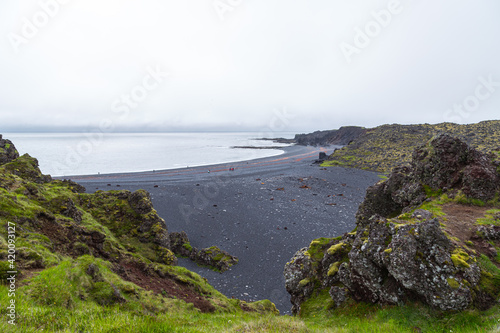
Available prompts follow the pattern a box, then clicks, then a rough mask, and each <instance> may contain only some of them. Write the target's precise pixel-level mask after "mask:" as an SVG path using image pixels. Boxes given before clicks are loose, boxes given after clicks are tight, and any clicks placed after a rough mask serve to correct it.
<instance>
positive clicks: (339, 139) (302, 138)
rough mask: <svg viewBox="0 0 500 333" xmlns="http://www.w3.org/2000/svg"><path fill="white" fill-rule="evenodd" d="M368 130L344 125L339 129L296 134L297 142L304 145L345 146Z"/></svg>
mask: <svg viewBox="0 0 500 333" xmlns="http://www.w3.org/2000/svg"><path fill="white" fill-rule="evenodd" d="M365 131H366V129H365V128H363V127H358V126H344V127H341V128H339V129H338V130H330V131H316V132H313V133H309V134H297V135H295V142H296V143H297V144H299V145H303V146H329V145H338V146H344V145H347V144H349V143H350V142H351V141H353V140H355V139H356V138H358V137H359V136H360V135H361V134H363V133H364V132H365Z"/></svg>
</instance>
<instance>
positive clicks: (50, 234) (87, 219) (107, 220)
mask: <svg viewBox="0 0 500 333" xmlns="http://www.w3.org/2000/svg"><path fill="white" fill-rule="evenodd" d="M0 149H1V150H0V226H1V228H0V282H1V283H0V286H2V285H7V278H11V277H12V273H11V272H12V271H16V272H17V274H15V283H16V285H17V290H16V292H17V296H16V297H17V299H18V300H19V301H18V303H19V306H18V308H17V316H18V317H19V318H21V320H20V321H19V322H20V323H22V327H24V329H25V330H24V331H26V332H27V331H29V329H34V328H35V327H44V328H45V330H46V331H59V330H61V329H67V328H68V329H69V328H72V329H74V330H76V331H78V329H77V328H76V327H74V326H72V325H73V324H74V322H82V325H83V324H85V322H86V320H83V318H82V316H84V314H85V313H94V314H95V315H97V316H100V315H101V316H103V320H104V318H108V319H106V320H105V321H106V322H105V325H115V324H116V323H114V321H115V320H118V319H110V318H111V317H113V316H114V315H112V314H111V313H109V310H108V309H109V308H108V307H111V306H112V307H115V308H114V309H115V310H114V311H117V313H119V314H120V315H119V317H120V318H132V317H137V316H138V317H137V318H138V319H137V320H138V321H137V323H135V324H134V325H136V326H134V327H136V328H135V331H142V330H143V329H145V328H141V327H142V326H141V325H146V323H147V321H148V320H147V318H148V316H150V315H152V314H154V315H155V316H160V315H162V314H163V315H165V314H167V313H169V312H174V313H176V314H177V315H184V316H194V315H196V314H197V313H215V312H217V313H231V314H235V313H267V314H270V315H274V314H276V313H277V310H276V308H275V306H274V304H272V303H271V302H269V301H267V300H264V301H259V302H254V303H246V302H244V301H240V300H235V299H228V298H227V297H225V296H224V295H222V294H221V293H219V292H218V291H217V290H215V289H214V288H213V287H212V286H211V285H209V284H208V283H207V280H206V279H204V278H202V277H200V276H199V275H198V274H196V273H193V272H191V271H188V270H187V269H185V268H183V267H179V266H176V264H177V260H178V259H177V256H185V257H191V258H192V259H193V260H194V261H196V262H198V263H200V264H203V265H207V266H211V267H213V268H214V269H217V270H219V271H221V272H222V271H224V270H226V269H228V268H229V267H230V266H231V265H233V264H236V263H237V261H238V260H237V258H236V257H233V256H231V255H229V254H228V253H227V252H225V251H222V250H220V249H219V248H217V247H215V246H213V247H210V248H207V249H201V250H198V249H195V248H193V247H192V246H190V244H189V240H188V239H187V236H186V235H185V234H183V237H179V233H169V231H168V229H167V223H166V222H165V220H163V219H162V218H161V217H160V216H159V215H158V214H157V212H156V210H155V209H154V207H153V204H152V202H151V197H150V195H149V193H148V192H147V191H145V190H137V191H135V192H130V191H127V190H121V191H97V192H95V193H93V194H89V193H85V188H84V187H83V186H81V185H79V184H77V183H75V182H72V181H70V180H56V179H52V178H51V177H50V176H48V175H43V174H42V173H41V172H40V169H39V167H38V161H37V160H36V159H35V158H33V157H31V156H29V155H28V154H25V155H23V156H19V154H18V152H17V150H16V149H15V147H14V145H13V143H12V142H10V141H8V140H4V139H0ZM14 245H15V246H14ZM13 246H14V247H13ZM12 249H15V252H14V253H13V251H12ZM180 249H182V251H181V250H180ZM176 255H177V256H176ZM9 281H11V282H9V284H11V283H12V280H9ZM2 288H3V287H2ZM6 297H7V293H4V289H2V292H1V296H0V299H1V300H2V302H3V301H5V300H6V299H7V298H6ZM5 309H6V306H5V307H3V306H2V310H1V311H6V310H5ZM33 309H36V311H38V312H40V313H41V312H43V313H46V312H50V313H58V315H57V320H53V321H50V318H52V317H53V316H52V317H50V318H49V317H44V315H41V314H40V315H36V316H30V315H29V313H30V312H31V311H33ZM68 309H69V310H68ZM68 311H72V313H73V315H72V316H75V317H72V318H73V319H71V318H70V317H71V316H69V312H68ZM77 317H79V318H80V319H78V320H76V321H75V318H77ZM28 318H31V319H28ZM113 318H115V317H113ZM30 320H31V321H30ZM87 324H88V323H87ZM87 324H85V325H87ZM1 325H4V323H1ZM97 325H98V324H97ZM137 325H138V326H137ZM146 326H147V325H146ZM0 327H3V326H0ZM81 327H82V328H83V327H88V326H81ZM3 331H5V332H7V330H3ZM85 331H87V329H86V330H85Z"/></svg>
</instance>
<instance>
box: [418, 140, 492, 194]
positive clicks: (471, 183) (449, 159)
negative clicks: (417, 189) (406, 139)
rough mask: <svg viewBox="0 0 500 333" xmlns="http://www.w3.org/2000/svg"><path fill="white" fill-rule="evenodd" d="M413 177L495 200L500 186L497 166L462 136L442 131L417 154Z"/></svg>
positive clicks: (434, 188) (435, 187) (425, 182)
mask: <svg viewBox="0 0 500 333" xmlns="http://www.w3.org/2000/svg"><path fill="white" fill-rule="evenodd" d="M412 167H413V178H414V179H415V180H420V181H421V182H422V183H423V184H425V185H427V186H429V187H431V188H432V189H433V190H439V189H452V188H457V189H461V190H462V191H463V192H464V193H465V194H466V195H467V196H469V197H473V198H477V199H480V200H489V199H492V198H493V196H494V195H495V192H496V191H497V190H498V188H499V183H500V180H499V176H498V173H497V171H496V167H495V165H494V164H493V163H492V161H491V160H490V159H489V158H488V157H487V156H486V155H485V154H483V153H481V152H479V151H478V150H476V149H474V148H471V147H470V146H469V145H468V144H467V143H465V142H463V141H461V140H460V139H457V138H454V137H451V136H449V135H447V134H442V135H440V136H438V137H436V138H435V139H433V140H431V142H430V144H429V145H427V146H424V147H421V148H419V149H417V150H416V151H415V153H414V154H413V161H412Z"/></svg>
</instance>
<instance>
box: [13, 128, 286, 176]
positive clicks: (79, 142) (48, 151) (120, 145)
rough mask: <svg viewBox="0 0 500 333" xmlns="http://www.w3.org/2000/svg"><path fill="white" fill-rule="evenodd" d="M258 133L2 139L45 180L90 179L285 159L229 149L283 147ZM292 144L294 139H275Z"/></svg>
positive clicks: (269, 153) (49, 135)
mask: <svg viewBox="0 0 500 333" xmlns="http://www.w3.org/2000/svg"><path fill="white" fill-rule="evenodd" d="M261 136H262V133H257V132H255V133H253V132H238V133H111V134H102V133H100V134H97V133H95V134H84V133H5V134H4V135H3V137H4V139H9V140H11V141H12V142H13V143H14V145H15V146H16V148H17V150H18V151H19V153H20V154H21V155H22V154H25V153H28V154H30V155H31V156H33V157H36V158H37V159H38V162H39V164H40V169H41V170H42V172H43V173H44V174H50V175H52V176H70V175H93V174H98V173H101V174H105V173H120V172H139V171H150V170H162V169H176V168H185V167H187V166H190V167H192V166H201V165H210V164H217V163H227V162H236V161H243V160H250V159H256V158H262V157H270V156H276V155H280V154H282V153H283V150H280V149H233V148H231V147H232V146H287V145H286V144H276V143H273V142H272V141H265V140H254V139H255V138H258V137H261ZM275 136H276V137H286V138H293V134H292V133H275Z"/></svg>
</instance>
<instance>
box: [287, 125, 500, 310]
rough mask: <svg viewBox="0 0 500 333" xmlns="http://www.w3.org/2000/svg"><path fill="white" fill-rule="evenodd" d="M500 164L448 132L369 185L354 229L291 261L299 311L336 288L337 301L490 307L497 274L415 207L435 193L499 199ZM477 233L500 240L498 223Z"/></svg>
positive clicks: (289, 287)
mask: <svg viewBox="0 0 500 333" xmlns="http://www.w3.org/2000/svg"><path fill="white" fill-rule="evenodd" d="M497 168H498V164H495V162H492V161H491V159H489V158H488V157H487V156H486V155H485V154H483V153H481V152H479V151H477V150H475V149H473V148H471V147H469V146H468V145H467V144H466V143H464V142H463V141H461V140H459V139H456V138H453V137H450V136H449V135H446V134H443V135H440V136H438V137H436V138H434V139H432V140H430V142H429V143H428V144H426V145H424V146H422V147H420V148H419V149H417V150H416V151H415V152H414V154H413V160H412V162H411V165H409V166H403V167H400V168H396V169H395V170H394V171H393V173H392V174H391V175H390V177H389V178H388V179H387V180H386V181H384V182H380V183H378V184H376V185H374V186H372V187H370V188H369V189H368V190H367V193H366V198H365V201H364V202H363V203H362V204H361V205H360V208H359V210H358V213H357V215H356V220H357V228H356V229H355V231H354V232H352V233H348V234H345V235H343V236H341V237H337V238H321V239H318V240H314V241H313V242H312V243H311V244H310V246H309V247H308V248H303V249H301V250H299V251H298V252H297V253H296V254H295V256H294V257H293V258H292V260H291V261H290V262H289V263H287V264H286V267H285V270H284V275H285V280H286V288H287V290H288V292H289V293H290V294H291V302H292V305H293V307H292V310H293V312H294V313H299V312H300V308H301V304H302V303H303V302H304V301H305V300H307V299H308V298H310V297H312V296H313V294H314V291H315V290H321V289H328V290H329V292H330V295H331V298H332V304H333V305H334V306H342V305H343V304H344V303H346V302H349V301H350V300H352V301H366V302H372V303H380V304H401V303H403V302H405V301H411V300H420V301H422V302H424V303H427V304H428V305H430V306H432V307H435V308H437V309H440V310H463V309H465V308H468V307H470V306H476V307H478V308H481V309H483V308H487V307H488V306H490V305H491V304H492V303H493V302H494V300H495V298H496V297H497V294H498V292H499V290H497V289H498V288H485V287H484V286H485V285H486V284H487V283H486V282H485V281H484V279H486V278H485V276H488V275H487V274H490V273H485V272H483V270H482V268H481V266H480V264H479V261H478V257H479V255H478V253H477V252H474V251H473V250H471V249H470V248H468V247H466V246H465V245H464V244H465V243H464V241H463V240H460V239H455V238H453V237H450V235H449V234H448V233H447V232H446V231H445V230H444V228H443V226H442V225H441V223H440V220H438V219H437V218H436V215H435V214H434V213H433V212H431V211H427V210H425V209H416V208H418V207H424V206H422V204H423V203H424V204H425V203H429V201H430V200H432V199H430V197H431V196H432V195H434V194H435V193H437V194H440V195H442V196H444V197H445V199H446V200H448V201H451V200H453V198H455V197H456V198H461V199H462V200H490V199H493V198H494V197H495V196H498V193H499V192H498V191H499V189H500V175H499V173H498V169H497ZM445 199H443V200H445ZM415 209H416V210H415ZM400 214H401V215H400ZM477 237H482V238H496V237H498V228H496V227H480V228H478V236H477ZM489 276H491V274H490V275H489Z"/></svg>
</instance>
